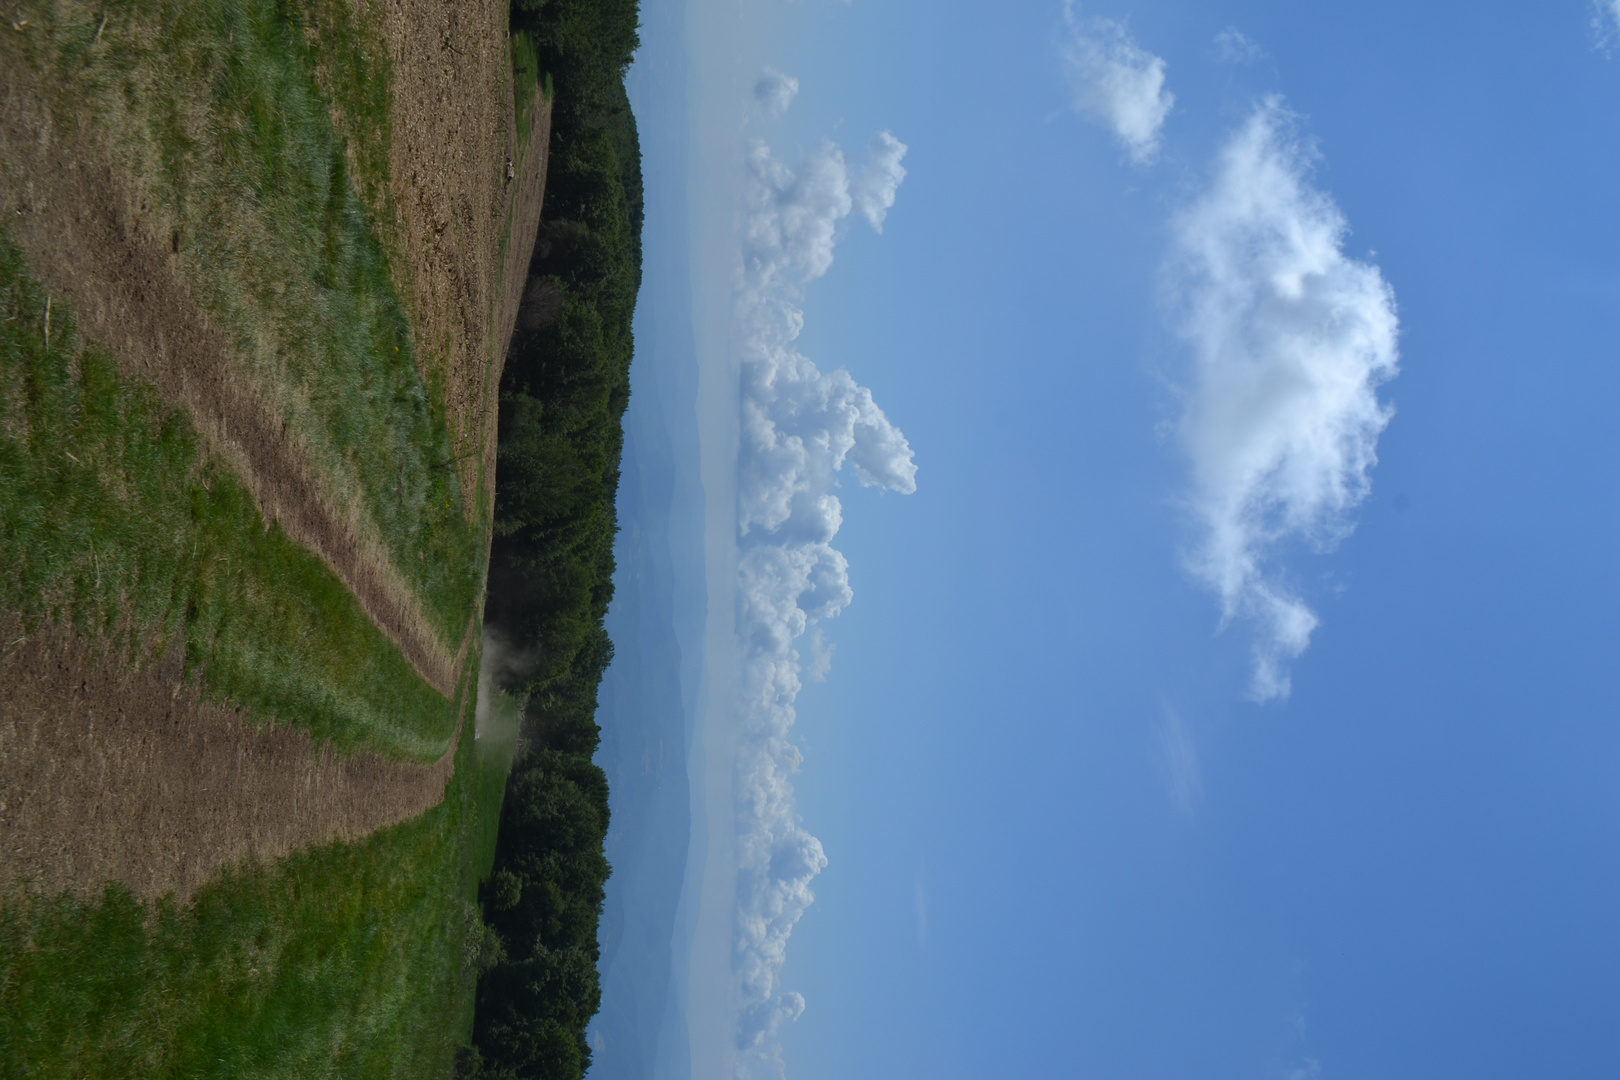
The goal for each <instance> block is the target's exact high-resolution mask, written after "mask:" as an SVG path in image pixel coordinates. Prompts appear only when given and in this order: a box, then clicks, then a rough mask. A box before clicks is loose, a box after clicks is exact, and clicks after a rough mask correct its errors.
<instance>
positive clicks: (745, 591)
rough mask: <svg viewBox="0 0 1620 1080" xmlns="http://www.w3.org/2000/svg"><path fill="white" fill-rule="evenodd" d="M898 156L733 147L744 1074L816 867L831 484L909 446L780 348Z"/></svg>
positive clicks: (834, 381) (837, 516)
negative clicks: (809, 769) (808, 729)
mask: <svg viewBox="0 0 1620 1080" xmlns="http://www.w3.org/2000/svg"><path fill="white" fill-rule="evenodd" d="M783 78H785V77H783ZM794 85H795V86H796V84H794ZM905 152H906V147H905V145H904V144H902V143H901V142H900V141H899V140H898V139H896V138H895V137H894V136H893V135H891V134H889V133H888V132H882V133H880V134H879V135H877V136H876V137H875V138H874V139H873V140H872V142H871V144H870V146H869V148H868V152H867V155H866V157H865V159H864V160H863V161H861V162H859V163H858V164H856V165H852V164H851V163H850V161H849V160H847V159H846V157H845V155H844V153H843V151H842V150H840V149H839V148H838V147H837V146H835V145H833V144H832V143H825V144H823V145H822V146H821V147H820V148H819V149H818V150H816V151H815V152H813V153H811V154H809V155H807V156H806V157H805V158H804V159H803V160H802V161H800V162H799V163H798V165H797V166H795V167H790V166H789V165H787V164H785V163H784V162H782V161H781V160H779V159H778V158H777V157H776V156H775V155H774V154H773V153H772V152H771V150H770V148H769V147H768V146H766V144H765V143H763V142H759V141H756V142H753V143H752V144H750V146H749V147H748V149H747V153H746V158H745V166H746V180H745V189H744V190H745V194H744V208H743V213H742V217H741V221H740V223H739V242H740V250H739V259H738V269H737V282H736V301H735V309H734V320H735V321H734V330H733V333H734V343H735V347H736V349H737V351H738V353H739V355H740V357H741V403H740V404H741V414H742V415H741V453H740V460H739V463H738V496H737V497H738V532H739V536H738V545H739V574H740V579H739V593H738V596H739V599H738V611H737V627H738V632H739V634H740V636H741V639H742V645H743V676H742V678H743V686H742V691H743V693H742V736H741V738H740V740H739V746H738V751H737V765H736V792H737V819H738V820H737V837H738V839H737V862H738V887H737V888H738V895H737V913H736V915H737V920H736V928H737V938H736V953H735V957H734V960H735V963H736V968H737V972H738V975H739V979H740V1011H739V1018H738V1028H737V1049H738V1058H737V1076H738V1077H739V1078H750V1080H751V1078H753V1077H757V1076H764V1075H771V1074H776V1075H780V1073H781V1056H780V1047H779V1046H778V1044H777V1033H778V1031H779V1029H780V1028H781V1026H782V1025H783V1024H784V1023H787V1022H789V1021H791V1020H794V1019H797V1018H798V1016H799V1015H800V1013H802V1012H803V1011H804V999H803V998H802V997H801V996H800V995H798V994H796V993H793V992H784V991H783V990H782V989H781V986H780V976H781V971H782V965H783V962H784V960H785V957H786V949H787V941H788V937H789V935H790V934H791V933H792V932H793V927H794V925H795V924H797V923H798V921H799V919H800V917H801V916H802V915H803V914H804V912H805V909H806V908H807V907H808V906H809V905H810V903H811V902H812V901H813V900H814V899H815V896H814V893H813V892H812V891H811V888H810V885H811V882H812V881H813V879H814V878H815V876H816V875H817V874H819V873H820V872H821V871H822V869H823V868H824V867H825V866H826V865H827V857H826V855H825V853H824V852H823V851H822V848H821V842H820V841H818V840H817V839H816V838H815V837H814V836H812V835H811V834H810V833H809V832H808V831H807V830H806V829H805V828H804V825H803V824H802V822H801V821H800V818H799V815H798V812H797V810H796V809H795V806H794V800H793V787H792V783H791V777H792V775H793V774H794V773H795V772H797V771H798V768H799V765H800V762H801V757H800V754H799V751H798V749H797V747H795V746H794V744H793V743H792V742H791V740H790V735H791V729H792V727H793V722H794V701H795V699H796V698H797V696H798V693H799V689H800V687H801V674H802V673H803V672H804V661H803V658H802V657H801V655H800V652H799V650H798V647H797V645H798V641H799V639H800V638H801V637H802V636H803V635H805V634H806V633H807V632H810V633H811V637H810V639H809V643H810V665H809V673H810V674H811V676H812V677H824V676H825V675H826V672H827V667H828V666H829V664H830V660H831V651H830V649H829V647H828V646H827V645H826V644H825V642H824V641H823V640H822V638H821V636H820V634H819V632H817V631H815V630H814V627H815V624H816V623H818V622H820V621H822V620H825V619H830V618H833V617H834V616H836V615H837V614H838V613H839V612H840V611H842V610H843V608H844V607H845V606H846V605H847V604H849V602H850V600H851V599H852V597H853V593H852V592H851V590H850V586H849V563H848V561H847V560H846V559H845V558H844V556H843V555H842V554H841V553H839V552H838V551H837V550H836V549H835V548H833V547H832V540H833V538H834V536H835V535H836V534H837V532H838V529H839V527H840V526H841V525H842V524H843V506H842V503H841V502H840V501H839V499H838V496H837V495H836V494H834V492H835V490H836V489H837V488H838V486H839V481H840V478H841V477H842V476H845V475H848V474H850V473H853V475H854V478H855V479H856V480H857V481H859V482H860V483H861V484H862V485H864V486H867V487H878V488H884V489H888V490H891V491H899V492H911V491H914V490H916V486H917V484H916V473H917V468H916V465H915V464H914V463H913V461H912V453H911V447H910V445H909V444H907V442H906V439H905V436H904V435H902V434H901V433H900V431H899V429H897V428H896V427H895V426H894V425H893V424H891V423H890V422H889V419H888V417H886V416H885V415H884V414H883V410H882V409H880V408H878V406H877V404H876V403H875V402H874V401H873V400H872V394H871V392H870V391H869V390H867V389H866V388H865V387H862V386H860V385H858V384H857V383H856V382H855V380H854V379H853V378H852V377H851V376H850V374H849V372H847V371H845V370H843V369H842V368H839V369H837V370H835V371H831V372H823V371H822V370H821V369H820V368H819V367H817V366H816V364H815V363H814V362H812V361H811V360H810V359H809V358H808V357H806V356H805V355H803V354H802V353H800V352H799V351H798V350H797V348H796V347H795V341H796V339H797V338H798V336H799V332H800V330H801V329H802V328H803V325H804V312H803V310H802V309H801V307H800V306H799V305H800V303H801V302H802V299H803V293H804V289H805V287H806V286H807V285H808V284H809V283H810V282H812V281H814V280H815V279H816V278H819V277H820V276H821V275H823V274H825V273H826V272H827V270H828V268H829V267H830V266H831V265H832V261H833V248H834V246H835V245H836V243H837V241H838V238H839V236H840V234H841V230H842V229H843V228H844V227H846V221H847V219H848V218H849V217H850V216H851V215H852V214H859V215H860V216H861V217H863V218H864V219H865V220H866V221H867V223H868V224H869V225H871V226H872V228H873V229H881V227H882V225H883V221H884V217H885V215H886V214H887V213H888V211H889V209H890V207H892V206H893V205H894V200H895V192H896V190H897V189H898V188H899V186H900V182H901V180H902V179H903V178H904V177H905V169H904V168H902V167H901V164H900V161H901V159H902V158H903V157H904V155H905ZM846 466H848V468H847V469H846Z"/></svg>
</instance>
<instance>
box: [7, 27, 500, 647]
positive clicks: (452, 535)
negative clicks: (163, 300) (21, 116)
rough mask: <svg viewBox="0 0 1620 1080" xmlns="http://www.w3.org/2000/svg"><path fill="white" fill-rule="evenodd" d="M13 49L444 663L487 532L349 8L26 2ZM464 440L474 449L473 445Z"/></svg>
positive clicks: (375, 46)
mask: <svg viewBox="0 0 1620 1080" xmlns="http://www.w3.org/2000/svg"><path fill="white" fill-rule="evenodd" d="M29 6H30V7H31V8H32V9H33V10H34V12H35V16H34V21H33V22H32V23H31V24H30V28H29V29H28V31H27V32H26V33H13V34H12V35H11V38H9V39H7V40H6V41H5V47H6V48H7V49H8V50H18V51H20V53H21V56H22V58H23V59H24V60H25V61H26V62H27V63H28V64H29V66H30V67H31V68H32V69H33V70H34V71H35V72H36V73H37V77H38V80H39V87H40V90H41V92H42V93H43V94H44V96H45V99H46V101H47V103H48V105H49V107H50V109H51V113H52V117H53V122H54V123H56V124H58V125H60V126H61V127H62V128H63V129H64V130H66V131H70V132H71V131H79V132H81V133H83V134H86V135H89V136H91V137H93V139H94V140H95V141H96V142H98V143H101V144H105V145H106V146H107V147H108V148H109V152H110V154H111V156H112V157H113V159H114V160H115V161H116V162H117V164H118V165H119V166H120V168H122V169H123V170H125V171H127V173H128V174H129V175H130V177H132V178H133V180H134V182H135V186H136V188H137V189H138V190H139V191H140V192H141V193H142V194H143V196H144V197H145V198H146V199H147V200H148V201H149V203H150V205H149V206H148V207H146V212H147V213H149V214H150V215H152V216H153V217H154V219H156V220H159V221H162V222H163V223H165V224H164V226H163V228H162V232H163V233H164V234H165V235H169V236H171V240H172V247H173V252H174V255H175V257H176V265H177V267H178V269H179V271H180V273H181V275H182V277H183V278H184V280H185V281H186V283H187V285H188V287H189V289H190V291H191V294H192V295H193V296H194V297H195V299H196V300H197V302H198V303H199V304H200V305H201V306H202V307H203V308H204V309H205V310H206V311H207V312H208V314H209V316H210V317H211V318H212V319H214V320H215V321H216V323H217V325H218V326H219V327H220V328H221V329H222V330H223V331H224V333H225V335H226V337H227V338H228V339H229V340H230V342H231V344H232V347H233V350H234V356H233V359H235V360H236V361H237V362H239V363H240V364H242V365H243V367H244V369H245V370H246V371H247V372H249V373H250V375H251V377H252V379H253V381H254V383H255V384H256V388H257V391H258V393H259V394H260V395H261V396H262V397H263V398H264V399H265V400H266V401H268V402H269V403H270V404H271V406H272V408H273V409H274V411H275V413H276V415H277V417H278V419H279V420H280V421H281V422H282V423H284V424H285V426H286V432H287V440H288V444H289V446H290V447H292V448H294V449H296V451H297V452H298V453H299V454H300V455H302V456H303V457H304V458H305V459H307V460H308V462H309V463H310V465H311V466H312V467H313V469H314V470H315V472H316V473H317V474H318V475H319V476H320V478H321V482H322V485H323V486H324V488H325V490H326V495H327V498H328V500H329V501H330V502H331V503H332V504H333V505H334V506H342V507H345V508H347V509H348V510H349V511H350V512H352V513H353V514H354V515H355V519H356V520H355V524H356V527H357V529H358V531H359V533H360V535H361V536H362V537H363V538H368V537H372V536H375V537H376V538H377V539H378V540H379V542H380V543H381V545H382V546H383V547H385V548H386V550H387V552H388V555H389V557H390V558H391V560H392V562H393V563H394V565H395V567H396V568H397V570H398V571H399V572H400V573H401V574H403V575H404V577H405V579H406V580H407V581H408V582H409V583H410V586H411V588H412V589H413V591H414V592H415V594H416V596H417V599H418V600H419V601H420V603H421V604H422V607H423V609H424V612H425V613H426V616H427V618H428V620H429V622H430V623H431V625H432V626H433V628H434V631H435V632H436V633H437V634H438V636H439V638H440V640H441V641H442V643H443V644H444V646H445V648H446V649H447V650H448V651H449V652H451V653H454V651H455V649H456V646H457V644H458V643H459V642H460V641H461V638H462V634H463V632H464V631H465V628H466V626H467V624H468V621H469V620H470V619H471V618H472V616H473V615H474V613H475V612H476V611H477V609H478V601H479V592H480V590H481V588H482V583H483V575H484V565H483V559H484V550H485V543H486V537H487V529H488V521H487V519H486V518H485V517H484V515H483V514H482V513H481V512H480V511H479V510H478V509H477V508H478V507H479V506H481V505H482V500H481V499H480V498H478V497H477V494H476V493H474V492H466V491H463V490H462V489H461V488H462V485H461V480H460V478H459V473H458V470H457V468H456V467H455V466H456V463H457V461H458V460H459V458H460V457H461V456H463V455H465V454H469V453H473V452H475V451H476V449H477V447H476V445H475V444H474V443H465V444H463V445H457V444H456V443H455V441H454V440H453V437H452V434H451V432H450V429H449V425H448V422H447V419H446V416H445V410H444V387H443V386H442V385H438V384H439V383H442V381H443V373H442V372H440V371H438V370H437V369H436V368H434V367H433V366H432V365H423V364H419V362H418V361H419V356H418V349H419V348H422V349H426V350H428V351H429V352H430V353H431V352H434V351H435V350H438V349H439V348H440V346H441V344H442V343H438V342H429V343H417V342H415V341H414V339H413V335H412V332H411V320H410V316H409V312H408V311H407V308H406V306H405V303H404V302H403V301H402V299H401V291H402V290H404V289H406V288H408V285H407V282H406V278H405V277H403V276H402V271H401V268H400V267H399V266H398V262H399V260H400V257H401V256H400V254H399V251H398V245H397V241H396V240H395V239H394V237H393V210H392V206H391V203H390V201H389V200H390V198H391V196H390V195H389V191H390V185H389V176H388V169H389V144H388V130H389V119H388V110H389V96H388V86H389V79H390V68H389V62H388V52H387V48H386V43H385V42H384V40H383V37H382V32H381V29H380V27H379V26H378V25H375V24H376V23H377V20H378V19H379V18H380V16H379V15H378V14H377V13H376V12H369V13H366V12H357V11H356V10H355V8H354V6H353V5H351V4H348V3H346V2H341V0H306V2H284V0H187V2H184V3H180V2H175V0H106V2H103V0H95V2H93V3H92V2H82V0H36V2H35V3H33V4H31V5H29ZM463 434H464V435H465V434H466V433H463Z"/></svg>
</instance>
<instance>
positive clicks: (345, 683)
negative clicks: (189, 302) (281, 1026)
mask: <svg viewBox="0 0 1620 1080" xmlns="http://www.w3.org/2000/svg"><path fill="white" fill-rule="evenodd" d="M48 300H49V298H48V297H47V296H46V295H45V294H44V290H43V289H42V288H41V287H40V285H39V284H38V282H36V281H34V280H32V279H31V278H30V277H29V275H28V273H27V270H26V267H25V266H24V265H23V260H22V256H21V254H20V253H19V252H18V250H17V249H16V248H15V247H14V246H13V245H11V244H10V243H8V242H6V241H5V240H4V238H3V236H0V610H3V611H11V612H18V613H20V614H21V615H22V616H23V619H24V630H25V632H26V631H27V630H29V629H31V628H33V627H37V626H38V625H39V624H40V623H41V622H42V621H43V620H46V619H49V620H53V621H55V622H59V623H67V624H71V625H73V626H74V627H76V628H77V629H78V630H79V631H80V632H81V633H82V634H83V635H84V636H85V637H87V638H89V639H90V640H92V641H102V642H105V643H107V647H109V648H114V649H117V650H118V651H119V652H120V654H121V655H120V656H119V657H118V659H119V660H121V661H123V662H128V663H138V662H141V661H143V660H146V659H150V658H151V657H152V656H154V655H157V654H161V653H162V652H164V651H165V650H168V649H174V648H178V649H181V650H183V652H184V656H185V660H186V664H187V667H188V669H189V671H190V672H191V673H192V674H193V675H195V676H196V677H197V678H200V679H201V680H202V685H203V689H204V693H205V696H207V697H208V698H209V699H211V700H215V701H218V702H221V703H228V704H231V705H236V706H241V707H243V708H245V709H247V710H248V712H249V713H250V714H251V715H252V716H253V717H254V718H255V719H258V720H261V721H265V722H281V723H295V724H297V725H299V726H300V727H303V728H305V729H307V730H308V731H310V732H311V733H312V734H313V735H315V736H316V737H317V738H319V739H328V740H331V741H332V742H333V743H334V744H335V745H336V746H337V747H338V748H339V749H342V750H351V749H354V748H356V747H358V746H365V747H367V748H370V749H372V750H375V751H377V752H378V753H381V754H384V755H386V756H389V757H394V758H404V759H412V760H419V761H431V760H434V759H436V758H437V757H438V756H439V755H440V754H442V753H443V752H444V750H445V748H446V747H447V746H449V744H450V737H451V735H452V733H453V731H454V728H455V722H456V713H455V708H454V705H453V703H451V702H449V701H446V700H445V699H444V698H443V697H442V696H440V695H439V693H438V692H437V691H435V690H434V689H433V688H432V687H430V686H429V685H428V684H427V683H426V682H425V681H424V680H423V679H422V677H421V676H420V675H418V674H417V673H416V670H415V669H414V668H412V667H411V666H410V664H409V663H407V662H406V660H405V658H404V657H403V656H402V655H401V654H400V652H399V650H398V649H397V648H395V646H394V644H393V643H392V642H391V641H389V640H388V639H387V638H386V637H385V636H384V635H383V634H382V632H381V631H379V630H378V629H377V628H376V626H375V625H373V624H372V622H371V620H370V619H368V618H367V617H366V614H365V612H364V611H363V610H361V607H360V604H359V602H358V601H356V600H355V598H354V596H353V594H351V593H350V592H349V591H348V590H347V589H346V588H345V587H344V586H343V583H342V582H341V581H339V580H338V579H337V577H336V576H335V575H334V574H333V573H332V572H331V571H330V570H329V569H327V567H326V565H325V564H324V563H322V562H321V561H320V560H319V559H317V558H316V557H315V556H314V555H312V554H311V553H310V552H309V551H308V550H306V549H305V548H303V547H302V546H300V545H298V544H295V543H293V542H292V541H291V540H289V539H288V538H287V537H286V535H285V534H283V533H282V532H281V530H280V529H279V528H275V527H271V528H269V529H266V527H265V525H264V521H263V518H262V517H261V516H260V515H259V512H258V509H257V507H256V506H255V505H254V503H253V500H252V498H251V497H250V496H249V495H248V493H247V491H246V490H245V489H244V488H243V487H242V485H241V483H240V482H239V481H238V480H237V479H236V477H235V475H234V474H233V473H232V472H231V470H230V468H229V467H228V466H227V465H226V464H225V463H224V462H222V461H219V460H218V459H216V458H214V457H211V456H209V455H206V454H204V453H202V452H200V450H199V448H198V443H197V438H196V436H195V434H194V433H193V430H192V427H191V424H190V421H189V420H188V419H187V417H186V415H185V413H184V412H182V411H180V410H177V409H171V408H168V407H166V406H165V405H163V404H162V403H161V402H160V401H159V400H158V398H157V395H156V393H155V392H154V391H153V390H152V389H151V388H150V387H145V386H142V385H140V384H138V383H133V382H130V381H128V380H126V379H123V378H121V377H120V376H119V375H118V374H117V372H116V370H115V369H114V367H113V365H112V363H111V362H110V361H109V360H108V358H107V357H106V356H105V355H104V354H102V353H101V352H99V351H97V350H95V349H88V348H82V347H81V345H80V342H79V341H78V337H77V334H76V332H75V328H74V321H73V313H72V312H71V311H70V310H69V309H68V308H67V307H66V306H65V305H63V304H60V303H52V304H51V310H50V321H51V336H50V343H49V346H47V345H46V342H45V320H46V305H47V302H48Z"/></svg>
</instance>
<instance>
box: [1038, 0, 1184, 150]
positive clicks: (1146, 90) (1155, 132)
mask: <svg viewBox="0 0 1620 1080" xmlns="http://www.w3.org/2000/svg"><path fill="white" fill-rule="evenodd" d="M1063 22H1064V29H1065V31H1066V36H1065V38H1064V41H1063V45H1062V57H1063V66H1064V70H1065V72H1066V73H1067V75H1068V77H1069V87H1070V90H1071V92H1072V94H1073V106H1074V109H1075V111H1076V112H1078V113H1080V114H1081V115H1083V116H1087V117H1090V118H1091V119H1092V120H1094V121H1096V122H1097V123H1100V124H1102V125H1103V126H1105V127H1107V128H1109V129H1110V130H1112V131H1113V132H1114V134H1115V135H1116V136H1117V137H1118V138H1119V141H1120V142H1121V143H1123V144H1124V145H1125V150H1126V152H1127V153H1128V154H1129V155H1130V158H1131V161H1133V162H1134V163H1136V164H1138V165H1145V164H1147V163H1149V162H1151V161H1152V160H1153V159H1154V158H1155V157H1156V156H1158V153H1159V134H1160V131H1161V129H1162V128H1163V127H1164V121H1165V117H1167V116H1169V115H1170V109H1171V108H1172V106H1174V105H1175V101H1176V98H1175V95H1174V94H1172V93H1170V91H1169V90H1167V89H1166V88H1165V68H1166V65H1165V62H1164V60H1163V59H1162V58H1161V57H1158V56H1155V55H1153V54H1152V53H1150V52H1148V51H1147V50H1146V49H1144V48H1142V47H1141V46H1140V45H1138V44H1137V43H1136V39H1135V38H1133V37H1132V36H1131V34H1130V31H1129V30H1127V29H1126V27H1125V25H1124V24H1123V23H1120V22H1116V21H1114V20H1112V19H1096V18H1082V17H1081V16H1080V15H1079V13H1078V10H1077V6H1076V4H1075V3H1074V0H1066V2H1065V4H1064V6H1063Z"/></svg>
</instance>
